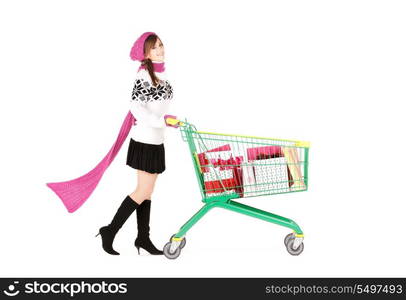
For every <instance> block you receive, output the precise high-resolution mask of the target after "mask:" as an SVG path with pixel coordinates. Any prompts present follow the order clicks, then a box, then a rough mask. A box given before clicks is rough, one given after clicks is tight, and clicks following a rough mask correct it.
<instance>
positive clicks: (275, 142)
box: [163, 119, 310, 259]
mask: <svg viewBox="0 0 406 300" xmlns="http://www.w3.org/2000/svg"><path fill="white" fill-rule="evenodd" d="M167 122H168V123H172V124H176V123H178V122H179V123H178V124H179V125H180V131H181V136H182V139H183V140H184V141H185V142H187V143H188V146H189V150H190V153H191V158H192V161H193V165H194V169H195V172H196V177H197V181H198V183H199V187H200V193H201V196H202V201H203V202H204V203H205V204H204V206H203V207H202V208H201V209H200V210H199V211H198V212H197V213H196V214H194V215H193V216H192V217H191V218H190V219H189V220H188V221H187V222H186V223H185V224H184V225H183V226H182V227H181V228H180V229H179V231H178V232H177V233H175V234H174V235H172V237H171V238H170V240H169V242H168V243H167V244H166V245H165V246H164V249H163V252H164V255H165V256H166V257H167V258H169V259H175V258H177V257H178V256H179V255H180V253H181V249H183V247H184V246H185V244H186V238H185V234H186V232H187V231H188V230H189V229H190V228H191V227H192V226H193V225H194V224H196V222H198V221H199V220H200V219H201V218H202V217H203V216H204V215H205V214H206V213H207V212H208V211H209V210H210V209H212V208H213V207H222V208H225V209H228V210H231V211H235V212H239V213H242V214H245V215H248V216H251V217H254V218H258V219H262V220H265V221H268V222H271V223H274V224H277V225H281V226H284V227H287V228H290V229H292V230H293V232H292V233H289V234H288V235H287V236H286V237H285V240H284V242H285V246H286V249H287V251H288V253H290V254H291V255H299V254H300V253H302V252H303V249H304V245H303V238H304V235H303V232H302V230H301V229H300V227H299V225H297V224H296V222H294V221H293V220H290V219H288V218H285V217H282V216H278V215H276V214H272V213H270V212H267V211H263V210H260V209H257V208H254V207H251V206H248V205H245V204H242V203H239V202H236V201H234V200H233V199H238V198H249V197H258V196H265V195H273V194H282V193H291V192H299V191H306V190H307V188H308V160H309V147H310V143H309V142H303V141H294V140H284V139H275V138H264V137H254V136H243V135H232V134H222V133H211V132H203V131H197V130H196V127H195V126H194V125H192V124H190V123H188V122H187V121H180V120H176V119H168V120H167Z"/></svg>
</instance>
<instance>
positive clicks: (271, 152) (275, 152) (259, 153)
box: [247, 146, 283, 160]
mask: <svg viewBox="0 0 406 300" xmlns="http://www.w3.org/2000/svg"><path fill="white" fill-rule="evenodd" d="M274 157H283V152H282V148H281V146H263V147H255V148H248V149H247V158H248V160H257V159H269V158H274Z"/></svg>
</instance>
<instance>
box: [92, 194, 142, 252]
mask: <svg viewBox="0 0 406 300" xmlns="http://www.w3.org/2000/svg"><path fill="white" fill-rule="evenodd" d="M139 206H140V205H139V204H138V203H137V202H135V201H134V200H133V199H131V197H130V196H129V195H128V196H127V197H126V198H125V199H124V201H123V202H122V203H121V205H120V207H119V208H118V210H117V212H116V214H115V215H114V218H113V220H112V221H111V223H110V224H109V225H107V226H103V227H101V228H100V229H99V233H98V234H97V235H96V236H98V235H99V234H101V237H102V241H103V249H104V251H106V252H107V253H109V254H112V255H119V254H120V253H118V252H117V251H116V250H114V249H113V241H114V237H115V236H116V234H117V232H118V230H119V229H120V228H121V227H122V226H123V224H124V223H125V221H127V219H128V217H129V216H130V215H131V214H132V213H133V212H134V210H135V209H137V207H139Z"/></svg>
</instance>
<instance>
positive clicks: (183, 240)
mask: <svg viewBox="0 0 406 300" xmlns="http://www.w3.org/2000/svg"><path fill="white" fill-rule="evenodd" d="M174 236H175V235H174V234H172V236H171V238H170V239H169V241H170V242H172V238H173V237H174ZM185 245H186V238H185V237H184V238H183V239H182V241H181V242H180V249H183V247H185Z"/></svg>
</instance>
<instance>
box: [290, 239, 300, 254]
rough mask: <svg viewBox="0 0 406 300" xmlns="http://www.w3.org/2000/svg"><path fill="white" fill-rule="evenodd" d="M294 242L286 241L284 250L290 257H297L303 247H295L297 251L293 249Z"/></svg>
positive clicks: (292, 240) (291, 240)
mask: <svg viewBox="0 0 406 300" xmlns="http://www.w3.org/2000/svg"><path fill="white" fill-rule="evenodd" d="M294 241H295V239H290V240H289V241H288V243H287V244H286V250H288V252H289V254H291V255H299V254H300V253H302V252H303V249H304V245H303V243H301V244H300V246H299V247H297V249H293V243H294Z"/></svg>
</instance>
